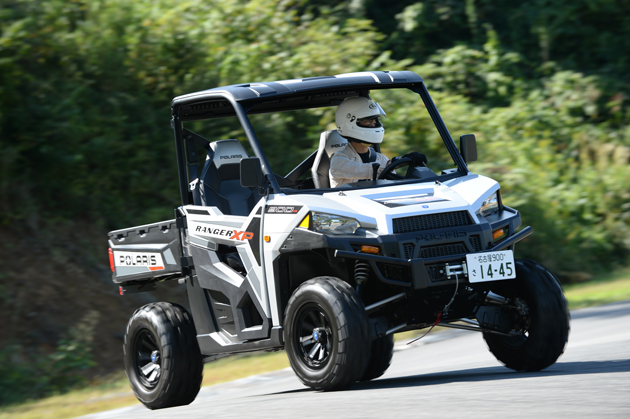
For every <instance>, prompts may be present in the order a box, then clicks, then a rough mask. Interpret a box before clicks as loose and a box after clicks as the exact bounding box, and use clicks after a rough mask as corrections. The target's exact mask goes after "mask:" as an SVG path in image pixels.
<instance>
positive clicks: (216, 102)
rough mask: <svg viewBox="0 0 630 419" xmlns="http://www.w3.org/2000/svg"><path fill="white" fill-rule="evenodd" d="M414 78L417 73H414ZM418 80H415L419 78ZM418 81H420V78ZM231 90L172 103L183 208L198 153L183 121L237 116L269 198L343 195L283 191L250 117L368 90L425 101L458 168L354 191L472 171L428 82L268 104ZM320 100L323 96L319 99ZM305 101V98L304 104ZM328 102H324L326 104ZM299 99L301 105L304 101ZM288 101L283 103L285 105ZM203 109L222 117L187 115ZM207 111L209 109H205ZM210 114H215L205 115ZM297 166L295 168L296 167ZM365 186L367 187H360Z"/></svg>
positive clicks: (288, 97) (365, 89)
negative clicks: (415, 96)
mask: <svg viewBox="0 0 630 419" xmlns="http://www.w3.org/2000/svg"><path fill="white" fill-rule="evenodd" d="M412 74H415V73H412ZM416 76H417V75H416ZM418 78H419V76H418ZM245 86H246V85H238V86H237V87H245ZM230 87H232V86H227V87H226V88H223V89H222V88H218V89H212V90H208V91H204V92H198V93H195V94H191V95H185V96H182V97H178V98H175V99H174V100H173V103H172V120H171V125H172V128H173V131H174V135H175V143H176V153H177V165H178V175H179V186H180V195H181V199H182V205H190V204H192V202H193V200H192V194H191V193H190V191H189V184H190V182H191V181H192V180H193V179H190V175H191V173H190V169H189V168H190V166H191V164H192V163H191V160H190V155H191V152H192V154H194V150H189V147H188V145H187V143H186V141H185V139H184V128H183V123H184V122H185V121H199V120H206V119H214V118H224V117H232V118H233V117H234V116H235V117H236V118H238V120H239V122H240V124H241V127H242V129H243V132H244V134H245V136H246V138H247V140H248V142H249V145H250V147H251V149H252V151H253V152H254V154H255V156H256V157H258V158H259V159H260V162H261V166H262V171H263V174H264V176H265V177H266V179H267V182H268V187H269V191H268V192H269V193H271V194H274V193H284V194H297V193H303V194H319V195H321V194H324V193H327V192H335V191H343V190H348V189H349V188H348V187H347V186H342V187H338V188H321V189H293V188H287V187H284V188H281V187H280V185H279V184H278V181H277V179H276V176H277V175H276V174H274V172H273V170H272V168H271V166H270V164H269V162H268V160H267V158H266V156H265V153H264V151H263V147H262V146H261V144H260V141H259V139H258V137H257V136H256V133H255V130H254V128H253V126H252V124H251V122H250V120H249V117H248V115H249V114H264V113H275V112H282V111H285V110H298V109H313V108H320V107H329V106H337V105H338V104H339V103H340V102H341V100H343V98H345V97H350V96H352V95H356V94H357V92H360V93H361V94H368V93H369V91H370V90H387V89H409V90H411V91H413V92H415V93H417V94H418V95H419V96H420V98H421V99H422V101H423V103H424V105H425V107H426V109H427V111H428V113H429V115H430V117H431V119H432V121H433V124H434V126H435V127H436V129H437V131H438V133H439V135H440V137H441V138H442V141H443V142H444V144H445V146H446V148H447V150H448V152H449V154H450V155H451V158H452V160H453V162H454V163H455V166H456V168H455V169H454V170H452V171H451V172H450V173H446V174H441V175H437V176H435V177H430V178H423V179H401V180H396V181H391V180H381V181H376V182H372V181H368V182H364V183H365V184H364V185H360V186H356V187H352V189H353V190H355V189H364V188H376V187H386V186H390V185H406V184H410V183H421V182H430V181H440V182H445V181H447V180H450V179H453V178H457V177H460V176H465V175H467V174H468V167H467V165H466V162H465V161H464V159H463V157H462V155H461V154H460V152H459V149H458V148H457V145H456V144H455V142H454V140H453V138H452V137H451V134H450V132H449V131H448V128H447V127H446V124H445V123H444V121H443V120H442V117H441V115H440V113H439V111H438V109H437V107H436V106H435V103H434V102H433V100H432V98H431V95H430V94H429V92H428V90H427V88H426V86H425V84H424V82H423V81H422V80H421V79H420V81H414V82H412V83H398V84H391V85H387V84H379V85H375V84H370V85H365V86H360V85H359V86H356V85H354V86H350V87H348V86H343V88H340V87H336V88H320V89H313V90H308V91H306V92H305V91H299V92H298V91H296V90H292V91H289V92H286V93H284V94H283V95H278V96H281V97H271V98H270V99H265V98H255V99H249V98H239V97H238V95H235V94H234V92H233V91H231V90H230ZM317 95H319V96H317ZM326 96H329V97H330V100H328V99H326ZM310 97H317V98H318V99H319V102H317V101H314V102H316V103H310V102H309V100H307V99H308V98H310ZM303 98H304V99H303ZM322 98H324V99H322ZM300 99H302V100H301V102H300ZM323 100H328V102H326V103H322V101H323ZM282 101H284V103H281V102H282ZM291 101H293V102H294V104H297V105H296V106H294V107H293V108H291V107H290V106H291ZM204 105H205V107H206V108H213V107H214V108H217V107H222V114H221V115H220V116H212V115H203V116H202V115H199V114H192V113H191V114H186V112H185V110H187V109H190V108H193V107H194V106H197V108H196V109H200V108H203V107H204ZM226 105H229V107H230V108H231V109H228V108H226ZM204 109H205V108H204ZM207 113H209V114H212V112H207ZM296 167H297V166H296ZM362 183H363V182H362Z"/></svg>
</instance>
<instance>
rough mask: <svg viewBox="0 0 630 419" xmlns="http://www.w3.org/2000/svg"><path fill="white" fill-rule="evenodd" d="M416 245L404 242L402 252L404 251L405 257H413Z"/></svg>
mask: <svg viewBox="0 0 630 419" xmlns="http://www.w3.org/2000/svg"><path fill="white" fill-rule="evenodd" d="M415 249H416V245H415V244H413V243H404V244H403V252H404V253H405V259H413V254H414V250H415Z"/></svg>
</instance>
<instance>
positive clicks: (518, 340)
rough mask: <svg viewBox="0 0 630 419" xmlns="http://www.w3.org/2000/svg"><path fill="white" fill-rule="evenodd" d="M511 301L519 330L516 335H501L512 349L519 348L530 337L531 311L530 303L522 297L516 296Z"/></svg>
mask: <svg viewBox="0 0 630 419" xmlns="http://www.w3.org/2000/svg"><path fill="white" fill-rule="evenodd" d="M511 303H512V304H513V305H514V306H515V308H513V309H512V310H513V314H514V318H515V320H514V326H515V331H517V332H519V333H520V334H519V335H516V336H501V337H500V338H501V340H502V341H503V344H504V345H505V346H507V347H509V348H511V349H518V348H520V347H522V346H523V345H525V344H526V343H527V340H528V339H529V329H530V327H531V313H530V309H529V305H528V304H527V302H526V301H525V300H524V299H522V298H514V299H513V300H512V301H511Z"/></svg>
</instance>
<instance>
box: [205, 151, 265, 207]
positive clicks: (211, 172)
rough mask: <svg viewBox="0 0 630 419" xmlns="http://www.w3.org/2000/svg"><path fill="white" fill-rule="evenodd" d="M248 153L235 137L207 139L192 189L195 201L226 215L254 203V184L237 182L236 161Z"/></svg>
mask: <svg viewBox="0 0 630 419" xmlns="http://www.w3.org/2000/svg"><path fill="white" fill-rule="evenodd" d="M245 157H249V156H248V154H247V151H245V148H244V147H243V146H242V144H241V143H240V142H239V141H238V140H220V141H215V142H212V143H210V150H209V151H208V156H207V157H206V163H205V164H204V167H203V170H202V171H201V175H200V176H199V181H198V184H197V185H196V186H195V189H194V190H193V202H194V204H195V205H204V206H213V207H218V208H219V210H221V212H223V213H224V214H228V215H244V216H247V215H249V213H250V212H251V210H252V209H253V208H254V206H255V205H256V202H257V200H256V199H255V198H256V196H255V189H256V188H245V187H243V186H241V173H240V162H241V159H243V158H245Z"/></svg>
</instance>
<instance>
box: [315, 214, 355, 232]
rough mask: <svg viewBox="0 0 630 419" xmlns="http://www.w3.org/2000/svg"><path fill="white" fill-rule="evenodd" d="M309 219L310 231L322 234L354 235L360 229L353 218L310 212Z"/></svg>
mask: <svg viewBox="0 0 630 419" xmlns="http://www.w3.org/2000/svg"><path fill="white" fill-rule="evenodd" d="M311 217H312V218H311V220H312V221H311V227H312V229H313V230H314V231H317V232H318V233H322V234H335V235H336V234H354V232H355V231H357V228H359V227H361V225H360V224H359V222H358V221H357V220H355V219H354V218H349V217H343V216H341V215H334V214H325V213H323V212H312V213H311Z"/></svg>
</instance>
